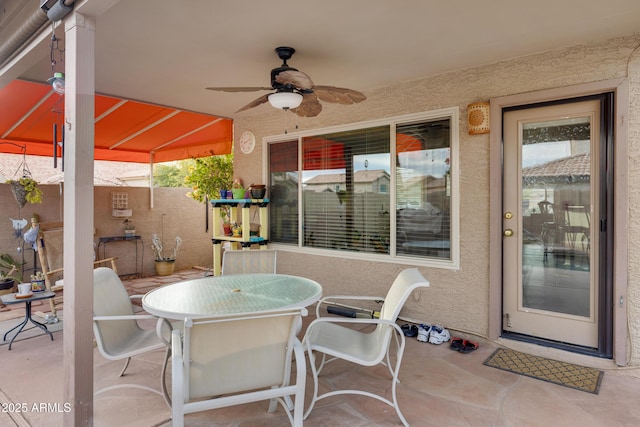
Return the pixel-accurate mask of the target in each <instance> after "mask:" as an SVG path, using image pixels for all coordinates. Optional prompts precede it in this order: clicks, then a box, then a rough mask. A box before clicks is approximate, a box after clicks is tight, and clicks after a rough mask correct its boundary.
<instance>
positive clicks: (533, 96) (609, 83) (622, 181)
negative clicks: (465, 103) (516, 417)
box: [489, 78, 629, 366]
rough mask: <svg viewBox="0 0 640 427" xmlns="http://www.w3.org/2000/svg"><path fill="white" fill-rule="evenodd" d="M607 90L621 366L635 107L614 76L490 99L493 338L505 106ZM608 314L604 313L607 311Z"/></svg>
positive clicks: (497, 332)
mask: <svg viewBox="0 0 640 427" xmlns="http://www.w3.org/2000/svg"><path fill="white" fill-rule="evenodd" d="M604 92H613V93H614V104H615V107H614V108H615V112H614V136H615V141H614V164H615V170H614V179H613V181H614V182H613V191H614V194H615V208H614V217H613V218H614V219H613V221H614V224H615V226H614V236H613V240H614V246H613V248H614V255H615V254H621V256H614V257H613V266H612V267H613V284H612V286H613V298H614V300H615V301H616V304H615V305H614V309H613V312H612V313H611V315H612V320H613V359H614V361H615V362H616V364H618V365H620V366H624V365H626V364H627V362H628V360H627V350H628V344H627V336H628V333H627V329H626V323H627V308H626V307H627V304H626V300H627V271H628V269H627V267H628V262H627V256H626V254H627V251H628V240H627V234H626V230H627V217H626V213H627V212H628V204H629V203H628V200H629V197H628V195H629V188H628V183H627V180H626V177H627V176H628V160H627V159H628V137H627V135H628V130H627V120H626V117H627V116H628V108H629V107H628V105H629V89H628V80H627V79H626V78H623V79H613V80H604V81H599V82H592V83H585V84H579V85H574V86H567V87H563V88H555V89H547V90H543V91H538V92H530V93H523V94H518V95H510V96H503V97H497V98H492V99H491V100H490V105H491V111H490V128H491V129H492V130H491V133H490V155H489V156H490V159H489V184H490V188H492V189H496V190H500V191H490V196H489V338H490V339H492V340H496V339H498V338H499V337H500V336H501V333H502V239H503V237H502V228H503V221H502V190H501V189H502V128H503V123H502V110H503V108H507V107H515V106H522V105H527V104H537V103H542V102H549V101H558V100H563V99H570V98H577V97H581V96H587V95H595V94H600V93H604ZM603 314H604V313H603Z"/></svg>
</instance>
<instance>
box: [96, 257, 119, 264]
mask: <svg viewBox="0 0 640 427" xmlns="http://www.w3.org/2000/svg"><path fill="white" fill-rule="evenodd" d="M117 259H118V258H117V257H111V258H103V259H97V260H95V261H93V265H98V264H106V263H108V262H114V261H115V260H117Z"/></svg>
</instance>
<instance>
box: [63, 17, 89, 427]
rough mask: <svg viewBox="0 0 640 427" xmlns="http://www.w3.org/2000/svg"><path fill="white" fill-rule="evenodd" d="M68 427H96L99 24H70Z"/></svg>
mask: <svg viewBox="0 0 640 427" xmlns="http://www.w3.org/2000/svg"><path fill="white" fill-rule="evenodd" d="M65 38H66V40H65V49H66V55H65V56H66V58H65V80H66V90H65V105H64V107H65V108H64V109H65V119H64V120H65V124H64V126H65V156H66V159H65V171H64V182H65V190H66V191H65V198H64V320H63V322H64V331H63V332H64V333H63V340H64V343H63V349H64V352H63V355H64V401H65V402H67V403H70V404H71V405H70V408H71V410H70V412H68V413H65V414H64V425H65V426H92V425H93V328H92V318H93V209H94V201H93V158H94V111H95V106H94V104H95V100H94V96H95V94H94V92H95V55H94V52H95V20H94V19H93V18H90V17H88V16H85V15H82V14H79V13H71V14H70V15H69V16H68V17H67V18H66V19H65Z"/></svg>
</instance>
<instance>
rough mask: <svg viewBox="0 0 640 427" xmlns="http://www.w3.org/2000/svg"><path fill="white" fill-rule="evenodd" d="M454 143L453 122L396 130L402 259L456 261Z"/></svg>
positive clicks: (398, 221) (397, 192)
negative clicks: (452, 247) (452, 249)
mask: <svg viewBox="0 0 640 427" xmlns="http://www.w3.org/2000/svg"><path fill="white" fill-rule="evenodd" d="M450 140H451V133H450V126H449V120H448V119H446V120H439V121H433V122H427V123H424V122H422V123H415V124H407V125H400V126H397V128H396V148H397V150H396V152H397V154H396V230H397V240H396V245H397V253H398V254H403V255H409V256H427V257H436V258H449V256H450V243H451V228H450V217H451V216H450V205H451V203H450V202H451V175H450V170H451V143H450Z"/></svg>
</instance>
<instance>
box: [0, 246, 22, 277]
mask: <svg viewBox="0 0 640 427" xmlns="http://www.w3.org/2000/svg"><path fill="white" fill-rule="evenodd" d="M5 279H13V280H15V281H16V282H21V281H22V264H20V263H19V262H18V261H16V260H15V259H13V257H12V256H11V255H9V254H6V253H5V254H0V281H4V280H5Z"/></svg>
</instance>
